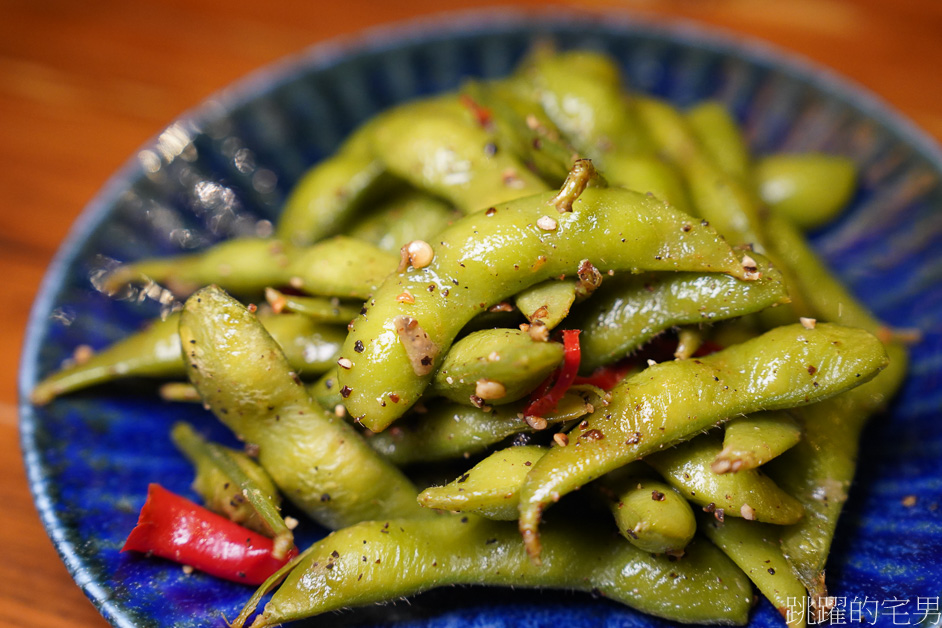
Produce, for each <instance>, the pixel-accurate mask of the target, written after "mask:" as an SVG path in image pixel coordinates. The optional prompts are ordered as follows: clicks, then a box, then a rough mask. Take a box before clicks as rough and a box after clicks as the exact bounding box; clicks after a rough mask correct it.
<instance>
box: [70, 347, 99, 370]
mask: <svg viewBox="0 0 942 628" xmlns="http://www.w3.org/2000/svg"><path fill="white" fill-rule="evenodd" d="M93 355H95V350H94V349H92V348H91V346H90V345H79V346H77V347H75V351H73V352H72V360H74V361H75V363H76V364H78V365H82V364H85V363H86V362H88V361H89V360H91V359H92V356H93Z"/></svg>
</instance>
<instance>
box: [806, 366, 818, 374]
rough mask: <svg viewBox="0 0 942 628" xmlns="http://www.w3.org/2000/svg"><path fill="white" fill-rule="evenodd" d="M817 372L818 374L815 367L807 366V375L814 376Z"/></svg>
mask: <svg viewBox="0 0 942 628" xmlns="http://www.w3.org/2000/svg"><path fill="white" fill-rule="evenodd" d="M817 372H818V369H817V367H815V366H814V365H813V364H809V365H808V375H814V374H815V373H817Z"/></svg>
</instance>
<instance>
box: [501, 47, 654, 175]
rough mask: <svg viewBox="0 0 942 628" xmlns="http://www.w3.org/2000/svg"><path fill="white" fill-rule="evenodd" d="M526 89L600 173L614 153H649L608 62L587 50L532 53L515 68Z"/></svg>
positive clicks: (630, 102) (619, 80)
mask: <svg viewBox="0 0 942 628" xmlns="http://www.w3.org/2000/svg"><path fill="white" fill-rule="evenodd" d="M517 78H518V80H520V81H522V82H523V83H524V84H525V85H527V86H528V87H529V89H530V90H532V91H531V93H532V97H533V98H534V99H535V100H537V101H538V102H540V104H541V105H542V106H543V109H544V110H545V111H546V113H547V115H548V116H549V117H550V119H551V120H552V121H553V122H554V123H555V124H556V126H557V127H559V129H560V130H562V132H563V133H564V134H565V136H566V137H567V138H568V139H569V141H570V142H572V144H573V146H575V147H576V149H577V150H578V151H579V153H580V154H582V155H584V156H586V157H588V158H590V159H592V160H594V161H597V162H598V164H599V166H600V168H601V169H602V170H603V171H604V170H605V165H606V159H607V158H608V155H609V154H611V153H614V152H619V153H628V154H638V153H645V152H648V151H649V141H648V138H647V136H646V134H645V132H644V128H643V127H642V125H641V124H640V123H639V121H638V118H637V114H636V113H635V108H634V101H633V99H632V98H631V96H630V94H628V93H627V92H626V91H625V89H624V86H623V84H622V78H621V73H620V72H619V70H618V67H617V66H616V65H615V63H614V62H613V60H612V59H611V58H610V57H608V56H606V55H603V54H600V53H597V52H592V51H581V50H579V51H568V52H561V53H558V54H541V53H537V54H534V55H531V57H530V58H529V59H528V60H527V61H526V62H525V63H524V64H523V65H522V66H521V69H520V70H519V71H518V72H517Z"/></svg>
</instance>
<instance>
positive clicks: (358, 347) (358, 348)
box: [353, 340, 363, 353]
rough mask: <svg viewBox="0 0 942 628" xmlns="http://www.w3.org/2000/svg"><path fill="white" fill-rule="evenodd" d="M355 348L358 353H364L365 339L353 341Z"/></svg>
mask: <svg viewBox="0 0 942 628" xmlns="http://www.w3.org/2000/svg"><path fill="white" fill-rule="evenodd" d="M353 350H354V351H356V352H357V353H363V341H362V340H357V341H356V342H355V343H353Z"/></svg>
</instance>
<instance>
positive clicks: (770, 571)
mask: <svg viewBox="0 0 942 628" xmlns="http://www.w3.org/2000/svg"><path fill="white" fill-rule="evenodd" d="M769 574H771V575H773V576H774V575H775V570H774V569H773V568H771V567H769Z"/></svg>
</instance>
